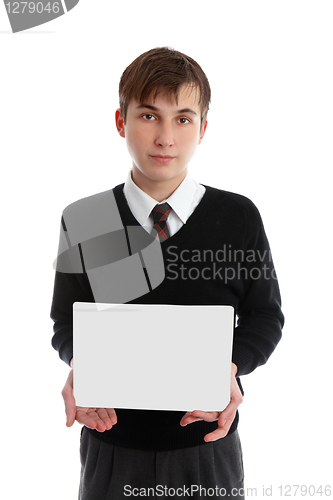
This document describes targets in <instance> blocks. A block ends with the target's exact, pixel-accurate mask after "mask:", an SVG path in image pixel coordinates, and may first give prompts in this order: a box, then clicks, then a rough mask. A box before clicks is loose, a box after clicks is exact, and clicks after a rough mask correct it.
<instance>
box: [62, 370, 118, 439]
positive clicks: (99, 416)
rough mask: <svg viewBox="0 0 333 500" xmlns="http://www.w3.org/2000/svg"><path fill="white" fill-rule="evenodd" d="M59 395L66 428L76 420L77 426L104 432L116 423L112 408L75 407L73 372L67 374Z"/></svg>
mask: <svg viewBox="0 0 333 500" xmlns="http://www.w3.org/2000/svg"><path fill="white" fill-rule="evenodd" d="M71 366H72V363H71ZM61 394H62V397H63V398H64V403H65V412H66V416H67V421H66V425H67V427H71V426H72V425H73V424H74V422H75V420H76V421H77V422H79V424H83V425H85V426H86V427H89V428H90V429H96V430H97V431H99V432H104V431H105V430H110V429H111V427H112V426H113V425H115V424H116V423H117V415H116V412H115V410H114V408H83V407H81V406H76V403H75V398H74V394H73V370H71V371H70V372H69V375H68V378H67V381H66V384H65V386H64V388H63V390H62V393H61Z"/></svg>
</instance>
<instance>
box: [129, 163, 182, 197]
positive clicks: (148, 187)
mask: <svg viewBox="0 0 333 500" xmlns="http://www.w3.org/2000/svg"><path fill="white" fill-rule="evenodd" d="M186 174H187V168H186V169H185V170H184V171H183V172H181V174H179V175H178V176H177V177H174V178H173V179H168V180H166V181H155V180H153V179H149V178H148V177H146V176H145V175H143V174H142V172H140V170H139V169H137V168H133V170H132V173H131V176H132V180H133V182H134V183H135V184H136V185H137V186H138V187H139V188H140V189H142V191H144V192H145V193H146V194H148V195H149V196H150V197H151V198H153V199H154V200H156V201H158V202H161V201H163V200H166V199H167V198H169V196H171V195H172V193H173V192H174V191H176V189H177V188H178V187H179V186H180V184H181V183H182V182H183V180H184V179H185V177H186Z"/></svg>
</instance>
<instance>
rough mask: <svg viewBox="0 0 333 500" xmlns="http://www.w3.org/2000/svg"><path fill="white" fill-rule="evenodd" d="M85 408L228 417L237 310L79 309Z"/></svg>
mask: <svg viewBox="0 0 333 500" xmlns="http://www.w3.org/2000/svg"><path fill="white" fill-rule="evenodd" d="M73 328H74V396H75V399H76V404H77V406H83V407H93V408H95V407H101V408H132V409H154V410H182V411H193V410H204V411H222V410H223V409H224V408H225V407H226V406H227V404H228V403H229V400H230V375H231V353H232V340H233V329H234V309H233V307H232V306H174V305H151V304H149V305H137V304H135V305H134V304H96V303H85V302H76V303H75V304H73Z"/></svg>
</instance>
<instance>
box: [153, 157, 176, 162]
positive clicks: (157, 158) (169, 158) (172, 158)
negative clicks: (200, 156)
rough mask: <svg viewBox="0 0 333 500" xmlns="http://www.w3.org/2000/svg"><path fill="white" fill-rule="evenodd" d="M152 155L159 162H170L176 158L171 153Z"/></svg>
mask: <svg viewBox="0 0 333 500" xmlns="http://www.w3.org/2000/svg"><path fill="white" fill-rule="evenodd" d="M150 157H151V158H152V159H153V160H155V161H157V162H158V163H170V162H171V161H172V160H174V159H175V157H174V156H169V155H150Z"/></svg>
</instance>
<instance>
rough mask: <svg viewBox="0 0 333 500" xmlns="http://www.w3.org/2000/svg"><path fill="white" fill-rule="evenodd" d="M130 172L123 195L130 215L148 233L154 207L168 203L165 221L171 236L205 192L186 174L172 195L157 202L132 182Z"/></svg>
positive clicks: (151, 224) (204, 189)
mask: <svg viewBox="0 0 333 500" xmlns="http://www.w3.org/2000/svg"><path fill="white" fill-rule="evenodd" d="M131 172H132V171H131V170H130V172H129V173H128V176H127V179H126V182H125V185H124V195H125V198H126V201H127V203H128V206H129V208H130V210H131V212H132V214H133V215H134V217H135V218H136V220H137V221H138V222H139V224H140V225H141V226H143V227H144V228H145V229H146V231H147V232H150V231H151V229H152V227H153V225H154V221H153V217H152V215H151V212H152V210H153V208H154V207H155V205H157V204H160V203H169V205H170V207H171V209H172V210H171V212H170V214H169V217H168V220H167V227H168V229H169V234H170V236H173V235H174V234H175V233H176V232H177V231H179V229H180V228H181V227H182V226H183V224H186V221H187V219H188V218H189V216H190V215H191V214H192V212H194V210H195V208H196V207H197V206H198V205H199V203H200V201H201V198H202V197H203V195H204V194H205V191H206V188H205V187H204V186H202V185H201V184H198V183H197V182H196V181H195V180H194V179H192V177H190V176H189V175H188V174H187V175H186V177H185V179H184V180H183V182H182V183H181V184H180V185H179V186H178V188H177V189H176V190H175V191H174V192H173V193H172V195H171V196H169V198H167V199H166V200H163V201H160V202H159V201H156V200H154V198H152V197H151V196H149V195H148V194H147V193H145V192H144V191H142V189H140V188H139V187H138V186H137V185H136V184H135V183H134V182H133V179H132V175H131Z"/></svg>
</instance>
